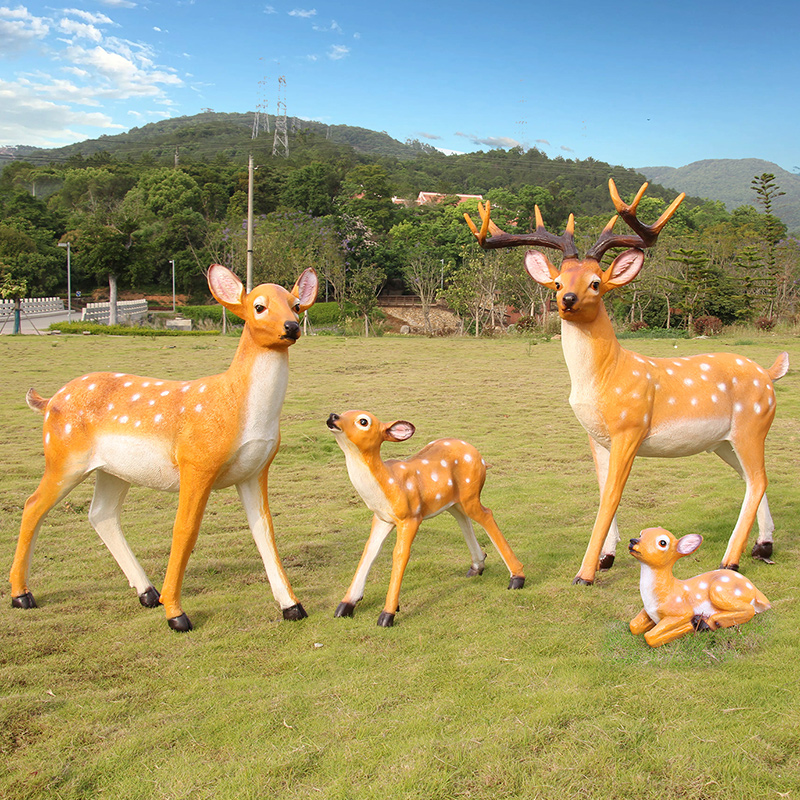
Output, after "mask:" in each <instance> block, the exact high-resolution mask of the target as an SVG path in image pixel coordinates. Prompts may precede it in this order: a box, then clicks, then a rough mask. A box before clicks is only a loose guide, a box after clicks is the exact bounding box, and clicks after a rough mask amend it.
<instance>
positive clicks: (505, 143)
mask: <svg viewBox="0 0 800 800" xmlns="http://www.w3.org/2000/svg"><path fill="white" fill-rule="evenodd" d="M456 136H461V137H463V138H464V139H469V141H471V142H472V143H473V144H485V145H488V146H489V147H502V148H507V147H519V146H520V143H519V142H518V141H517V140H516V139H511V138H510V137H508V136H486V137H479V136H475V135H474V134H471V133H462V132H461V131H456Z"/></svg>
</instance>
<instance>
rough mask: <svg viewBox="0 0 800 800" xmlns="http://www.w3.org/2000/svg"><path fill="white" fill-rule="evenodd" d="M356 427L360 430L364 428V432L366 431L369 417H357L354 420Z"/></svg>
mask: <svg viewBox="0 0 800 800" xmlns="http://www.w3.org/2000/svg"><path fill="white" fill-rule="evenodd" d="M356 425H358V426H360V427H361V428H364V430H366V429H367V428H369V417H359V418H358V419H357V420H356Z"/></svg>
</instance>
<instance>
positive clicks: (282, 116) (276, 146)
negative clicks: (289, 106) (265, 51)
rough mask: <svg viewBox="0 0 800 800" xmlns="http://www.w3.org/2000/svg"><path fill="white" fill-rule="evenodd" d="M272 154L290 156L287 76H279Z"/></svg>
mask: <svg viewBox="0 0 800 800" xmlns="http://www.w3.org/2000/svg"><path fill="white" fill-rule="evenodd" d="M272 155H273V156H283V157H284V158H288V157H289V134H288V133H287V130H286V76H285V75H281V76H280V78H278V110H277V112H276V114H275V138H274V139H273V141H272Z"/></svg>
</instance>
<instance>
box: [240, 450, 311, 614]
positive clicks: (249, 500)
mask: <svg viewBox="0 0 800 800" xmlns="http://www.w3.org/2000/svg"><path fill="white" fill-rule="evenodd" d="M268 471H269V464H268V465H267V466H266V467H264V469H263V470H262V472H261V474H260V475H257V476H254V477H252V478H249V479H248V480H246V481H242V482H241V483H240V484H238V485H237V487H236V488H237V490H238V492H239V497H240V499H241V501H242V505H243V506H244V509H245V513H246V514H247V522H248V524H249V525H250V531H251V532H252V534H253V539H255V542H256V547H258V552H259V553H260V554H261V560H262V561H263V562H264V568H265V569H266V572H267V579H268V580H269V585H270V587H271V589H272V594H273V596H274V597H275V600H276V601H277V603H278V605H279V606H280V607H281V610H282V612H283V618H284V619H289V620H299V619H305V618H306V617H307V616H308V614H306V611H305V609H304V608H303V606H302V605H301V604H300V602H299V601H298V599H297V597H296V596H295V593H294V592H293V591H292V586H291V584H290V583H289V576H288V575H287V574H286V571H285V570H284V568H283V565H282V564H281V559H280V556H279V555H278V548H277V546H276V544H275V529H274V528H273V525H272V515H271V514H270V511H269V502H268V499H267V483H268V480H267V478H268Z"/></svg>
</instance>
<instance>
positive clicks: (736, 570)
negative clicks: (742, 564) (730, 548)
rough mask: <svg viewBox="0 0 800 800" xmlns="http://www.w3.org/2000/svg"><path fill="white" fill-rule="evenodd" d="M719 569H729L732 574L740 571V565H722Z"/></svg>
mask: <svg viewBox="0 0 800 800" xmlns="http://www.w3.org/2000/svg"><path fill="white" fill-rule="evenodd" d="M719 568H720V569H729V570H731V572H738V571H739V565H738V564H720V565H719Z"/></svg>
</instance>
